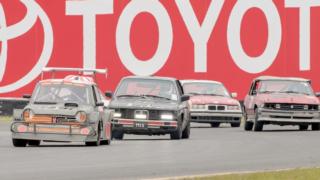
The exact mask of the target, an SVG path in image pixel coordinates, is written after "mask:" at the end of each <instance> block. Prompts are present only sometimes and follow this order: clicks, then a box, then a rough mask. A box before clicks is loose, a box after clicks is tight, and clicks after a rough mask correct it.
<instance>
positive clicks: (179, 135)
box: [170, 123, 182, 139]
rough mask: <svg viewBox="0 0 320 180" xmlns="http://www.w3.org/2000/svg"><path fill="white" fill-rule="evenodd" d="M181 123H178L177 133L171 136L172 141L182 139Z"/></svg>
mask: <svg viewBox="0 0 320 180" xmlns="http://www.w3.org/2000/svg"><path fill="white" fill-rule="evenodd" d="M181 126H182V125H181V123H178V128H177V130H176V131H174V132H172V133H171V134H170V138H171V139H181V138H182V127H181Z"/></svg>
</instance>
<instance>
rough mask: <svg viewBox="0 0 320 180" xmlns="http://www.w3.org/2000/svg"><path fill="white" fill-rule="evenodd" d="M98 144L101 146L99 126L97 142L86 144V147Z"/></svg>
mask: <svg viewBox="0 0 320 180" xmlns="http://www.w3.org/2000/svg"><path fill="white" fill-rule="evenodd" d="M100 144H101V128H100V124H99V126H98V135H97V140H96V141H88V142H86V146H100Z"/></svg>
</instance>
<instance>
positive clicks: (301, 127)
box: [299, 125, 309, 131]
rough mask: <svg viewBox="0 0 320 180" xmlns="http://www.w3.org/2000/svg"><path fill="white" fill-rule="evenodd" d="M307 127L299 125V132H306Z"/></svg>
mask: <svg viewBox="0 0 320 180" xmlns="http://www.w3.org/2000/svg"><path fill="white" fill-rule="evenodd" d="M308 127H309V126H308V125H299V130H300V131H306V130H308Z"/></svg>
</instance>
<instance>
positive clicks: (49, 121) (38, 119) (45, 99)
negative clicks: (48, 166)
mask: <svg viewBox="0 0 320 180" xmlns="http://www.w3.org/2000/svg"><path fill="white" fill-rule="evenodd" d="M62 71H67V72H71V71H75V72H78V73H79V72H80V73H94V74H97V73H106V70H101V69H94V70H88V69H77V68H45V69H44V72H62ZM103 96H104V95H102V94H101V91H100V90H99V88H98V86H97V84H96V83H95V81H94V79H93V78H92V77H89V76H83V75H68V76H66V77H65V78H63V79H45V80H41V81H40V82H38V83H37V85H36V87H35V89H34V91H33V94H32V96H30V95H24V97H25V98H30V102H29V104H28V105H27V106H26V107H25V108H24V109H22V110H15V113H14V114H15V115H14V121H13V123H12V125H11V132H12V143H13V146H15V147H25V146H26V145H30V146H39V145H40V142H41V141H52V142H84V143H85V144H86V145H87V146H99V145H100V144H106V145H109V144H110V143H111V118H112V116H113V112H112V111H111V110H108V109H106V108H105V107H104V105H105V104H104V103H103V99H102V97H103Z"/></svg>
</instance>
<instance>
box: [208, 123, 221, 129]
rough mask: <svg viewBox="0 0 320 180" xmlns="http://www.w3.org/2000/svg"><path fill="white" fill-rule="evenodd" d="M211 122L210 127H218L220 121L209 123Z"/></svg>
mask: <svg viewBox="0 0 320 180" xmlns="http://www.w3.org/2000/svg"><path fill="white" fill-rule="evenodd" d="M210 124H211V127H215V128H216V127H219V126H220V123H217V122H214V123H210Z"/></svg>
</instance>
